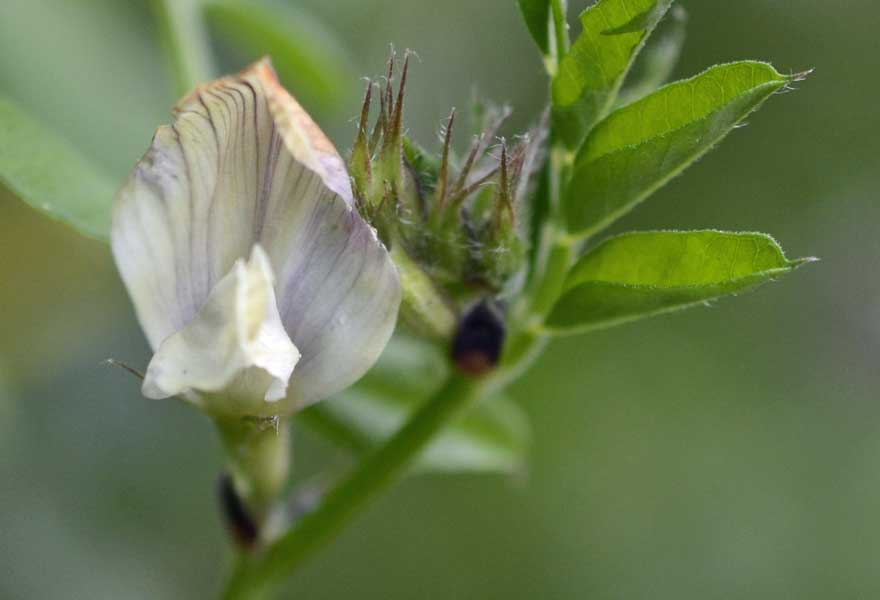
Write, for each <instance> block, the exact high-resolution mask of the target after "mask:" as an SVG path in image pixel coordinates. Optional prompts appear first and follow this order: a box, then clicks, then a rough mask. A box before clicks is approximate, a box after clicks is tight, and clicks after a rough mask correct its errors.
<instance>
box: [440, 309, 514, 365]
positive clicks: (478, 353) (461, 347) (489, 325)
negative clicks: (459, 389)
mask: <svg viewBox="0 0 880 600" xmlns="http://www.w3.org/2000/svg"><path fill="white" fill-rule="evenodd" d="M506 333H507V329H506V327H505V325H504V318H503V316H502V314H501V312H500V310H499V309H498V308H497V306H496V305H495V303H494V302H492V301H490V300H482V301H481V302H479V303H478V304H476V305H475V306H473V307H472V308H471V309H470V310H468V312H467V313H465V315H464V317H463V318H462V319H461V321H460V322H459V325H458V331H457V332H456V334H455V338H454V339H453V341H452V360H453V362H454V363H455V365H456V366H457V367H458V368H459V369H460V370H461V371H463V372H465V373H467V374H469V375H474V376H480V375H484V374H486V373H487V372H489V371H491V370H492V369H493V368H495V366H496V365H497V364H498V361H499V360H500V359H501V350H502V349H503V347H504V337H505V335H506Z"/></svg>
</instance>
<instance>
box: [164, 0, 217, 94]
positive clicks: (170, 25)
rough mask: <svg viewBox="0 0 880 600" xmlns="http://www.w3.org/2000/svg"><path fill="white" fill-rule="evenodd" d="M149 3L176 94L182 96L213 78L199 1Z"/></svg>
mask: <svg viewBox="0 0 880 600" xmlns="http://www.w3.org/2000/svg"><path fill="white" fill-rule="evenodd" d="M150 4H151V7H152V9H153V14H154V15H155V17H156V21H157V24H158V26H159V34H160V36H161V38H162V42H163V44H164V45H165V48H166V52H168V57H169V59H170V61H171V65H172V68H173V70H174V80H175V91H176V94H177V95H178V96H183V95H185V94H187V93H189V92H190V91H191V90H192V89H193V88H195V87H196V86H197V85H198V84H199V83H202V82H204V81H208V80H210V79H212V78H213V77H214V60H213V58H212V54H211V43H210V40H209V38H208V31H207V28H206V27H205V22H204V19H203V17H202V6H201V0H152V2H151V3H150Z"/></svg>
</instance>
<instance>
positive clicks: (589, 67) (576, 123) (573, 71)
mask: <svg viewBox="0 0 880 600" xmlns="http://www.w3.org/2000/svg"><path fill="white" fill-rule="evenodd" d="M671 5H672V0H601V1H600V2H598V3H597V4H595V5H593V6H591V7H590V8H588V9H587V10H585V11H584V12H583V13H581V17H580V19H581V23H582V25H583V32H582V33H581V35H580V37H578V39H577V40H575V42H574V44H573V45H572V47H571V50H570V51H569V53H568V54H567V55H566V56H565V57H564V58H563V60H562V61H561V63H560V65H559V73H558V74H557V75H556V77H555V78H554V79H553V87H552V95H553V125H554V131H556V132H558V133H559V135H560V136H561V138H562V140H563V141H564V142H565V144H566V145H567V146H568V147H569V148H570V149H571V150H575V149H577V148H578V147H579V146H580V144H581V142H582V141H583V139H584V138H585V137H586V135H587V134H588V133H589V131H590V129H591V128H592V127H593V125H595V124H596V123H597V122H598V121H599V120H600V119H602V118H603V117H604V116H605V115H606V114H607V113H608V111H609V110H610V109H611V107H612V106H613V105H614V100H615V98H616V97H617V93H618V92H619V90H620V86H621V85H622V84H623V80H624V78H625V77H626V74H627V72H628V71H629V69H630V67H631V66H632V64H633V61H634V60H635V58H636V56H637V55H638V53H639V51H640V50H641V49H642V46H643V45H644V43H645V40H646V39H647V38H648V36H649V35H650V34H651V32H652V31H653V30H654V28H655V27H656V26H657V23H658V22H659V21H660V19H662V18H663V15H664V14H666V11H667V10H668V9H669V7H670V6H671Z"/></svg>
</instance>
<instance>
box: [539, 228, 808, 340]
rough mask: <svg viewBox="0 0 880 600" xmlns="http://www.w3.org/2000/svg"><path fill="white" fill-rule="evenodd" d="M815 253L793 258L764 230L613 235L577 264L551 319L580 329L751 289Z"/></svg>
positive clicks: (559, 328) (550, 324) (551, 324)
mask: <svg viewBox="0 0 880 600" xmlns="http://www.w3.org/2000/svg"><path fill="white" fill-rule="evenodd" d="M811 260H813V259H800V260H794V261H791V260H788V259H786V258H785V255H784V254H783V253H782V249H781V248H780V247H779V245H778V244H777V243H776V242H775V241H774V240H773V238H771V237H769V236H767V235H764V234H760V233H726V232H721V231H691V232H688V231H685V232H681V231H651V232H637V233H628V234H624V235H621V236H619V237H615V238H611V239H609V240H607V241H605V242H604V243H602V244H600V245H599V246H598V247H597V248H596V249H594V250H593V251H592V252H590V253H588V254H587V255H586V256H584V257H583V258H581V259H580V261H578V263H577V264H576V265H575V266H574V267H573V268H572V270H571V272H570V273H569V275H568V279H567V281H566V284H565V291H564V292H563V294H562V297H561V298H560V300H559V302H558V303H557V304H556V306H555V307H554V308H553V311H552V312H551V314H550V316H549V317H548V319H547V323H546V327H547V329H548V330H550V331H552V332H555V333H580V332H584V331H589V330H592V329H598V328H601V327H608V326H611V325H617V324H620V323H625V322H627V321H632V320H635V319H639V318H642V317H649V316H652V315H657V314H661V313H665V312H670V311H673V310H678V309H682V308H687V307H689V306H693V305H696V304H701V303H704V302H706V301H707V300H711V299H713V298H718V297H720V296H725V295H729V294H735V293H737V292H741V291H744V290H746V289H748V288H751V287H753V286H755V285H758V284H760V283H763V282H765V281H768V280H770V279H773V278H774V277H778V276H779V275H782V274H784V273H788V272H789V271H792V270H793V269H795V268H796V267H798V266H799V265H801V264H803V263H805V262H809V261H811Z"/></svg>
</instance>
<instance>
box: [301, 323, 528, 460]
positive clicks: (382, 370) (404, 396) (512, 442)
mask: <svg viewBox="0 0 880 600" xmlns="http://www.w3.org/2000/svg"><path fill="white" fill-rule="evenodd" d="M447 370H448V366H447V362H446V361H445V360H444V359H443V357H442V356H441V355H440V353H439V352H437V351H436V349H435V348H434V347H432V346H429V345H427V344H424V343H421V342H416V341H415V340H412V339H407V338H400V337H395V338H394V339H392V341H391V342H390V343H389V344H388V346H387V347H386V349H385V353H384V354H383V355H382V358H380V359H379V362H378V363H377V364H376V366H375V367H373V369H372V370H371V371H370V372H369V373H368V374H367V375H366V376H365V377H364V379H362V380H361V381H360V382H359V383H358V384H357V385H356V386H355V387H353V388H351V389H350V390H348V391H346V392H344V393H342V394H341V395H340V396H338V397H336V398H333V399H331V400H325V401H324V402H320V403H318V404H316V405H314V406H312V407H311V408H309V409H308V410H306V411H305V412H303V413H301V415H300V416H299V417H298V418H302V419H304V420H305V421H306V422H307V423H308V424H309V425H311V426H313V427H314V428H315V429H317V430H318V431H319V432H321V433H323V434H324V435H326V436H327V437H328V438H330V439H331V440H334V441H336V442H337V443H339V444H340V445H342V446H345V447H347V448H349V449H351V450H353V451H355V452H364V451H367V450H369V449H371V448H373V447H375V446H378V445H379V444H381V442H382V441H384V440H385V439H387V438H388V437H389V436H390V435H391V434H392V433H394V432H395V431H397V429H398V428H399V427H400V426H402V425H403V424H404V422H405V421H406V419H407V418H408V417H409V416H410V415H411V414H412V412H413V411H414V410H415V409H416V408H417V407H418V406H419V405H420V404H421V403H422V402H424V401H425V400H426V399H427V397H428V396H429V395H430V394H431V393H433V392H434V391H436V390H437V389H438V388H439V387H440V386H441V385H442V384H443V381H444V379H445V378H446V375H447ZM529 438H530V435H529V426H528V421H527V419H526V417H525V415H524V414H523V413H522V411H521V409H520V408H519V407H518V406H517V405H516V404H514V403H513V402H511V401H510V400H508V399H506V398H501V397H495V398H490V399H487V400H486V401H485V402H483V403H482V404H480V405H479V406H477V407H476V408H475V409H474V410H472V411H471V412H470V413H468V414H466V415H464V416H463V417H462V418H460V419H459V420H458V422H456V423H454V424H452V425H450V426H449V427H447V428H446V429H444V431H443V433H441V434H440V435H439V436H438V437H437V438H436V439H435V440H434V442H433V443H432V444H431V445H430V446H429V447H428V449H427V450H426V451H425V454H424V455H423V456H422V458H421V460H420V463H419V469H420V470H422V471H444V472H452V471H467V472H502V473H513V472H516V471H518V470H520V469H522V467H523V463H524V460H525V455H526V450H527V447H528V443H529Z"/></svg>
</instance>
